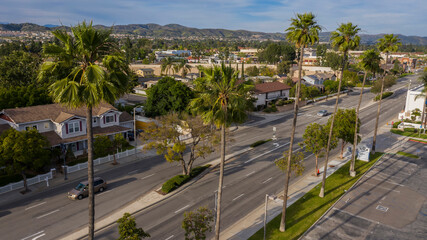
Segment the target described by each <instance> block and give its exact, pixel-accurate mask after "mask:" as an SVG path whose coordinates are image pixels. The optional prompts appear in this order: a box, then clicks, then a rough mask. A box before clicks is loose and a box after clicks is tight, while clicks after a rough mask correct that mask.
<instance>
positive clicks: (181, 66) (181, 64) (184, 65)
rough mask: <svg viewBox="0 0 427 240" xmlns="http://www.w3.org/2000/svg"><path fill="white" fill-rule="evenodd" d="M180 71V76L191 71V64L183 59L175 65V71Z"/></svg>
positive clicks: (184, 75)
mask: <svg viewBox="0 0 427 240" xmlns="http://www.w3.org/2000/svg"><path fill="white" fill-rule="evenodd" d="M179 71H181V77H183V78H185V77H186V76H187V74H188V72H189V71H191V65H189V64H187V63H186V62H185V60H182V61H180V62H179V63H178V64H176V65H175V72H179Z"/></svg>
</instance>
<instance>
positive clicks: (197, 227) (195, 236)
mask: <svg viewBox="0 0 427 240" xmlns="http://www.w3.org/2000/svg"><path fill="white" fill-rule="evenodd" d="M213 220H214V216H213V213H212V211H211V210H210V209H208V208H207V207H200V208H198V209H197V211H195V212H191V211H190V212H185V213H184V220H183V221H182V228H183V229H184V231H185V240H204V239H206V232H211V231H212V226H211V223H212V222H213Z"/></svg>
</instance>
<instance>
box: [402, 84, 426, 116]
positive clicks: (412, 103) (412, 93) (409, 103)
mask: <svg viewBox="0 0 427 240" xmlns="http://www.w3.org/2000/svg"><path fill="white" fill-rule="evenodd" d="M422 89H423V86H422V85H420V86H417V87H414V88H412V89H410V90H409V91H408V93H407V94H406V105H405V112H408V111H409V112H412V110H414V109H415V108H418V109H420V111H423V103H424V100H425V99H424V97H418V98H417V99H415V98H416V96H417V95H420V94H421V90H422Z"/></svg>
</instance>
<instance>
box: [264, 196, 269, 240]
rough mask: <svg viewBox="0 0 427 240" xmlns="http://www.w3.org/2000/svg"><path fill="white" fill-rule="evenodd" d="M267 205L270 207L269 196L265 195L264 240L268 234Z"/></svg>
mask: <svg viewBox="0 0 427 240" xmlns="http://www.w3.org/2000/svg"><path fill="white" fill-rule="evenodd" d="M267 205H268V194H265V208H264V240H265V234H266V232H267V227H266V225H267Z"/></svg>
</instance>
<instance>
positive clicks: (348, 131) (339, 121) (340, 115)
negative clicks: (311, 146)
mask: <svg viewBox="0 0 427 240" xmlns="http://www.w3.org/2000/svg"><path fill="white" fill-rule="evenodd" d="M331 121H332V117H331V118H329V119H328V123H327V127H328V128H329V127H330V126H331ZM357 123H358V126H357V127H355V124H356V111H355V109H354V108H352V109H345V110H344V109H338V111H337V113H336V115H335V119H334V126H335V127H334V130H333V131H334V132H335V133H333V135H336V137H337V138H338V139H340V140H341V153H340V158H341V159H342V158H343V154H344V147H345V146H346V145H347V143H351V144H353V143H354V139H355V138H354V135H355V134H357V133H358V132H359V129H360V119H357ZM355 130H356V132H355ZM359 141H360V137H359V138H357V139H356V143H357V142H359ZM331 149H333V148H331Z"/></svg>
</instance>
